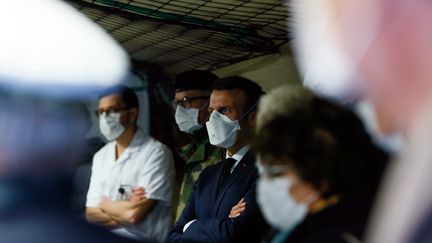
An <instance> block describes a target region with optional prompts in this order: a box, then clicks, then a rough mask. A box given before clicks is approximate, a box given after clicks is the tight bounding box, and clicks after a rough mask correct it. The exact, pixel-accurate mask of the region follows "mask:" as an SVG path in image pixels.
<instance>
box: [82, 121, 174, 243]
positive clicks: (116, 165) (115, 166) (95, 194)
mask: <svg viewBox="0 0 432 243" xmlns="http://www.w3.org/2000/svg"><path fill="white" fill-rule="evenodd" d="M115 145H116V144H115V141H113V142H110V143H108V144H106V145H105V146H104V147H103V148H102V149H100V150H99V151H98V152H97V153H96V154H95V156H94V157H93V166H92V175H91V180H90V187H89V191H88V193H87V202H86V207H96V208H97V207H98V204H99V202H100V200H101V199H102V198H103V197H107V198H109V199H111V200H127V199H128V198H129V197H130V195H131V192H132V188H136V187H143V188H145V191H146V197H147V198H149V199H154V200H158V203H157V205H156V206H155V207H154V208H153V209H152V211H151V212H150V213H149V214H148V215H147V217H146V218H145V219H144V220H143V221H142V222H141V223H139V224H136V225H128V226H124V227H123V229H121V230H120V232H121V231H124V232H127V233H130V234H132V235H133V236H136V237H137V238H138V239H152V240H157V241H164V240H165V238H166V236H167V234H168V231H169V228H170V221H171V220H170V206H171V196H172V189H173V183H174V163H173V157H172V154H171V151H170V149H169V148H168V147H166V146H165V145H163V144H162V143H160V142H159V141H157V140H155V139H154V138H152V137H150V136H149V135H146V134H144V133H143V132H142V131H141V130H140V129H138V130H137V132H136V134H135V136H134V138H133V139H132V141H131V143H130V145H129V146H128V147H127V148H126V150H125V151H124V152H123V154H122V155H121V156H120V157H119V158H118V159H117V161H116V160H115ZM120 187H122V188H123V189H124V193H123V194H122V193H120V192H119V188H120ZM116 231H117V232H118V230H116Z"/></svg>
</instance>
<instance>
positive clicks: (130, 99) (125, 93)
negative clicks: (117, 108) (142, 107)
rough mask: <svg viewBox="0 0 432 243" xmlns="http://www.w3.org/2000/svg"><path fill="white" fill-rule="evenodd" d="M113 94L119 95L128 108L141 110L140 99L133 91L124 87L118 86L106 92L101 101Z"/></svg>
mask: <svg viewBox="0 0 432 243" xmlns="http://www.w3.org/2000/svg"><path fill="white" fill-rule="evenodd" d="M112 94H119V95H120V97H121V99H122V101H123V103H124V104H125V105H126V107H127V108H139V102H138V97H137V95H136V93H135V91H134V90H133V89H131V88H129V87H127V86H124V85H116V86H114V87H111V88H109V89H107V90H105V91H104V92H103V93H102V94H101V95H100V96H99V99H100V98H102V97H105V96H108V95H112Z"/></svg>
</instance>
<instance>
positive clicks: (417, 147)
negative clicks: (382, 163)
mask: <svg viewBox="0 0 432 243" xmlns="http://www.w3.org/2000/svg"><path fill="white" fill-rule="evenodd" d="M431 105H432V102H429V103H428V104H427V105H425V106H424V107H423V108H424V109H422V112H419V113H418V114H417V116H416V117H414V118H413V119H412V120H411V122H410V124H409V129H407V133H406V135H405V137H406V143H405V146H404V147H403V148H402V151H401V153H400V156H399V157H398V159H396V160H395V161H393V162H392V164H391V165H392V166H391V167H390V170H389V171H388V172H387V177H386V180H385V182H384V184H383V186H382V188H381V194H380V200H379V201H378V205H377V206H376V208H375V210H374V214H373V218H372V220H371V225H369V229H368V233H369V234H368V237H367V240H366V242H369V243H379V242H393V243H404V242H409V239H410V237H411V235H412V233H413V232H414V231H415V230H416V228H417V227H418V225H420V223H421V222H422V220H423V219H424V217H425V216H426V215H428V210H430V205H431V204H430V202H431V201H432V191H431V190H430V189H429V188H428V185H430V182H431V179H430V178H431V177H430V172H431V171H432V163H431V161H432V150H431V149H430V142H431V140H432V126H431V125H430V124H432V112H431V110H430V107H431Z"/></svg>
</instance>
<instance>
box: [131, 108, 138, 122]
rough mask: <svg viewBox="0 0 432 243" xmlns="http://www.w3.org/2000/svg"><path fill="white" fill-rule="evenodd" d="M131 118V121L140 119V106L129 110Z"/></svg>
mask: <svg viewBox="0 0 432 243" xmlns="http://www.w3.org/2000/svg"><path fill="white" fill-rule="evenodd" d="M129 118H130V120H131V121H134V122H137V121H138V108H136V107H134V108H131V109H130V110H129Z"/></svg>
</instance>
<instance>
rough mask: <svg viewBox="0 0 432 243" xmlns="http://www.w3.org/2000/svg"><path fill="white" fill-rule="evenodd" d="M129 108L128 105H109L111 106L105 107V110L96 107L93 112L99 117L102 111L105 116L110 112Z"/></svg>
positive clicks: (110, 113)
mask: <svg viewBox="0 0 432 243" xmlns="http://www.w3.org/2000/svg"><path fill="white" fill-rule="evenodd" d="M129 109H130V108H129V107H111V108H109V109H106V110H104V109H97V110H95V111H94V113H95V115H96V116H97V117H99V116H100V115H102V114H104V113H105V114H106V115H107V116H110V115H112V114H115V113H119V112H121V111H126V110H129Z"/></svg>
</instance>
